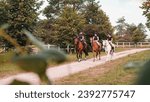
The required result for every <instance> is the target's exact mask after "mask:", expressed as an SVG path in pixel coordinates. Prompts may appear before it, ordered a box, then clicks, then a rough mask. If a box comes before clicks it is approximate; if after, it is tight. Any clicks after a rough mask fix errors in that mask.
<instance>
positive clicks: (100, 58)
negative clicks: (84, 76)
mask: <svg viewBox="0 0 150 102" xmlns="http://www.w3.org/2000/svg"><path fill="white" fill-rule="evenodd" d="M100 54H101V52H100V50H99V51H98V55H99V60H101V56H100Z"/></svg>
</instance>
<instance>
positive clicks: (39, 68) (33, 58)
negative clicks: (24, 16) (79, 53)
mask: <svg viewBox="0 0 150 102" xmlns="http://www.w3.org/2000/svg"><path fill="white" fill-rule="evenodd" d="M23 32H24V33H25V34H26V36H27V37H28V38H29V40H30V41H31V42H32V43H33V44H35V45H36V46H37V47H38V48H39V49H41V52H40V53H39V54H36V55H26V54H24V53H23V52H21V54H19V55H18V54H17V55H16V56H14V58H13V59H12V62H14V63H15V64H17V65H18V66H19V67H20V68H21V69H22V70H24V71H27V72H34V73H36V74H38V76H39V77H40V79H41V81H42V82H43V81H46V82H47V83H49V84H51V82H50V81H49V79H48V77H47V76H46V69H47V67H48V64H49V63H48V61H54V62H57V63H61V62H63V61H65V60H66V56H65V54H64V53H62V52H60V51H57V50H55V49H51V50H46V49H45V48H44V47H43V44H42V43H41V42H40V41H38V40H37V39H36V38H35V37H34V36H33V35H32V34H31V33H30V32H29V31H27V30H23ZM0 35H1V36H4V37H5V38H7V40H8V38H9V40H12V38H11V37H9V36H6V34H5V32H4V29H3V28H0ZM11 42H12V44H15V43H14V42H13V40H12V41H11ZM15 46H16V45H15ZM18 47H19V46H18ZM20 49H21V48H20ZM19 51H21V50H19ZM11 84H26V83H24V82H20V81H16V80H14V81H13V82H12V83H11Z"/></svg>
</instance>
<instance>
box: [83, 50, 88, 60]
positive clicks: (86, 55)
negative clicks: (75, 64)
mask: <svg viewBox="0 0 150 102" xmlns="http://www.w3.org/2000/svg"><path fill="white" fill-rule="evenodd" d="M83 52H84V54H85V58H84V59H85V60H86V56H87V54H86V51H85V50H84V51H83Z"/></svg>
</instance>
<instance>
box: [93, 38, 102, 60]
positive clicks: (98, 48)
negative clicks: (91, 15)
mask: <svg viewBox="0 0 150 102" xmlns="http://www.w3.org/2000/svg"><path fill="white" fill-rule="evenodd" d="M101 48H102V45H101V44H100V45H98V43H97V42H96V41H94V40H93V39H92V52H93V57H94V59H93V61H95V59H97V57H99V60H100V59H101V58H100V52H101Z"/></svg>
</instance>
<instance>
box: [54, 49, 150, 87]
mask: <svg viewBox="0 0 150 102" xmlns="http://www.w3.org/2000/svg"><path fill="white" fill-rule="evenodd" d="M149 59H150V51H144V52H140V53H137V54H133V55H130V56H127V57H124V58H120V59H117V60H115V61H111V62H107V63H106V64H104V65H100V66H97V67H95V68H91V69H89V70H86V71H82V72H79V73H77V74H74V75H71V76H68V77H65V78H62V79H60V80H56V81H55V82H54V84H61V85H62V84H65V85H66V84H71V85H72V84H77V85H82V84H83V85H131V84H135V81H136V78H137V75H138V73H139V71H140V70H141V69H140V68H130V69H125V68H124V65H125V64H126V63H128V62H131V61H136V60H149Z"/></svg>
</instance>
